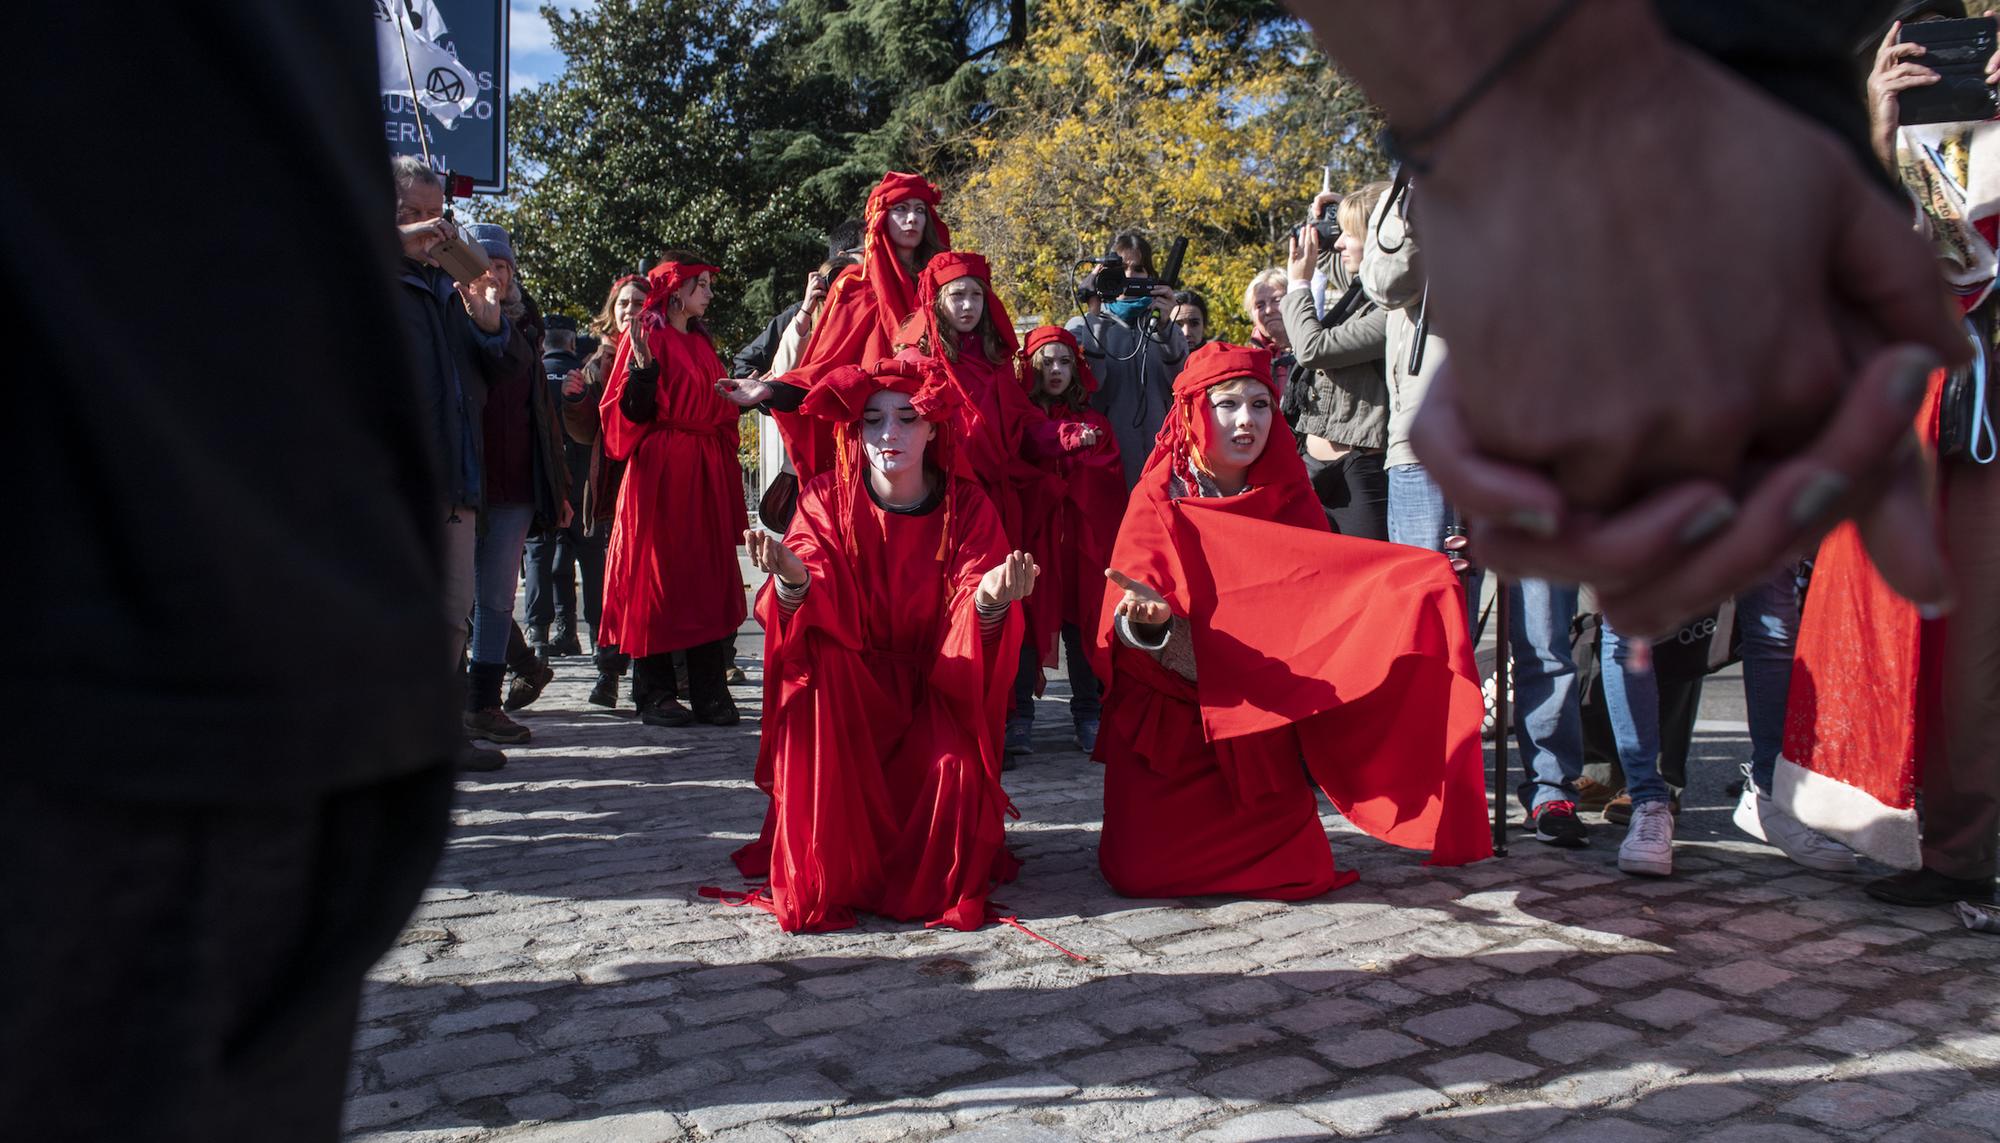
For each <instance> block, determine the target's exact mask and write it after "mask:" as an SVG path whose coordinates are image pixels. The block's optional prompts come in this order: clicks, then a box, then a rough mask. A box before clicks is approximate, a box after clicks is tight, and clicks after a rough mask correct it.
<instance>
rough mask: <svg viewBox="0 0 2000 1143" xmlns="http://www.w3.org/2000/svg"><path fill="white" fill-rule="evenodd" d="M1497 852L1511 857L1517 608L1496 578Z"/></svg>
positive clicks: (1495, 830)
mask: <svg viewBox="0 0 2000 1143" xmlns="http://www.w3.org/2000/svg"><path fill="white" fill-rule="evenodd" d="M1493 593H1494V594H1493V627H1494V632H1493V640H1494V642H1493V852H1494V854H1495V855H1496V856H1499V857H1505V856H1507V768H1508V758H1507V735H1508V733H1509V731H1510V730H1511V728H1512V726H1513V723H1514V718H1513V705H1514V704H1513V703H1512V702H1510V701H1508V692H1510V691H1511V690H1513V686H1512V679H1511V677H1510V676H1511V675H1512V672H1511V671H1509V670H1508V662H1507V647H1508V637H1507V629H1508V628H1509V627H1511V626H1512V625H1513V622H1514V606H1513V603H1512V602H1511V601H1510V600H1509V599H1508V593H1507V581H1506V580H1504V579H1501V578H1500V577H1498V576H1495V577H1494V579H1493Z"/></svg>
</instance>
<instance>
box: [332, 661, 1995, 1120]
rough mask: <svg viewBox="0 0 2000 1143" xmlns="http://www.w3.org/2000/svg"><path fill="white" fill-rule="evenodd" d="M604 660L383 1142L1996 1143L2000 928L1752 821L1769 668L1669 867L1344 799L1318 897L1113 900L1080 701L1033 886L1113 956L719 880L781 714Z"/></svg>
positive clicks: (583, 677)
mask: <svg viewBox="0 0 2000 1143" xmlns="http://www.w3.org/2000/svg"><path fill="white" fill-rule="evenodd" d="M755 646H756V641H755V640H754V639H749V638H746V639H745V640H744V642H743V647H744V650H745V652H746V659H745V661H746V663H751V658H752V655H753V654H754V651H753V649H754V647H755ZM751 665H752V666H753V667H754V663H751ZM587 672H588V663H587V661H586V660H583V659H569V660H563V661H562V662H561V664H560V679H559V681H558V683H557V684H556V685H555V686H553V687H552V688H550V691H549V693H548V694H547V695H546V696H544V698H543V699H542V701H541V702H540V703H538V704H537V705H536V706H535V707H534V708H533V709H532V710H530V711H529V712H527V713H526V715H525V717H524V721H526V722H527V723H528V724H529V725H530V726H532V727H533V728H534V732H535V744H534V746H533V747H531V748H525V749H519V750H514V751H511V752H510V755H511V757H512V759H513V760H512V761H511V762H510V764H509V765H508V767H507V768H506V769H505V770H504V771H501V772H498V773H495V774H491V775H480V776H477V777H478V778H479V780H476V781H467V782H465V783H464V784H463V785H462V786H461V788H460V800H459V806H458V810H457V813H456V825H455V828H454V830H453V833H452V838H451V843H450V849H449V851H448V853H447V855H446V857H445V860H444V863H443V866H442V867H441V868H440V870H439V871H438V874H437V877H436V883H435V887H434V888H433V889H432V890H431V891H430V893H429V894H428V895H427V897H426V899H425V902H424V904H423V906H422V907H421V909H420V910H419V911H418V913H417V915H416V917H415V918H414V919H413V920H412V921H411V923H410V925H409V928H408V931H406V932H405V933H404V934H403V935H402V938H401V939H400V941H399V942H398V944H397V946H396V947H395V948H394V949H392V950H391V951H390V953H389V954H388V956H386V957H385V958H384V959H383V960H382V962H381V963H380V964H379V965H377V966H376V968H375V970H374V972H373V974H372V979H371V982H370V985H369V988H368V993H367V998H366V1001H365V1004H364V1010H363V1018H362V1026H361V1031H360V1036H359V1041H358V1044H357V1048H358V1051H357V1056H356V1063H355V1067H354V1070H353V1072H352V1077H351V1085H352V1094H351V1098H350V1101H349V1104H348V1113H347V1114H348V1125H349V1131H350V1135H351V1137H353V1138H360V1139H371V1140H391V1139H393V1140H467V1139H480V1140H488V1139H490V1140H534V1141H538V1143H540V1141H554V1140H590V1141H600V1140H601V1141H605V1143H652V1141H655V1140H669V1139H716V1140H737V1141H742V1143H766V1141H769V1143H778V1141H781V1140H806V1141H810V1143H833V1141H836V1140H888V1139H910V1140H929V1139H941V1138H947V1137H949V1138H953V1139H959V1140H967V1141H1012V1143H1037V1141H1041V1140H1061V1139H1091V1140H1101V1139H1128V1138H1130V1139H1160V1140H1166V1139H1189V1140H1200V1141H1214V1143H1223V1141H1233V1140H1280V1139H1305V1138H1317V1137H1325V1136H1364V1135H1369V1134H1375V1133H1384V1134H1394V1135H1396V1136H1397V1137H1399V1138H1428V1139H1441V1140H1459V1139H1472V1140H1489V1139H1490V1140H1512V1139H1523V1138H1530V1137H1533V1138H1548V1139H1572V1138H1574V1139H1585V1140H1590V1141H1591V1143H1625V1141H1641V1140H1669V1139H1682V1138H1684V1139H1704V1140H1718V1141H1720V1140H1744V1141H1746V1143H1747V1141H1756V1143H1773V1141H1775V1143H1785V1141H1789V1140H1810V1139H1827V1138H1833V1139H1882V1140H1895V1141H1901V1140H1911V1141H1915V1140H1923V1141H1926V1143H1940V1141H1951V1140H1971V1139H1991V1138H1994V1137H1996V1135H2000V939H1995V938H1993V937H1991V936H1981V935H1976V934H1971V933H1967V932H1965V931H1964V930H1962V929H1959V928H1957V927H1956V926H1955V924H1954V922H1953V920H1952V919H1951V917H1950V916H1949V915H1948V914H1947V913H1945V912H1944V911H1942V910H1938V911H1930V910H1895V909H1890V908H1888V907H1885V906H1878V905H1876V904H1874V903H1872V902H1870V901H1869V900H1868V899H1867V898H1865V897H1864V896H1863V895H1862V894H1861V893H1860V891H1859V889H1858V887H1857V886H1858V882H1859V881H1860V880H1861V878H1859V877H1851V876H1835V875H1820V874H1814V873H1811V872H1808V871H1805V870H1802V869H1800V868H1798V867H1796V866H1793V865H1791V864H1789V863H1788V862H1786V861H1785V860H1784V859H1783V858H1781V857H1779V856H1778V855H1777V854H1776V853H1775V851H1772V850H1769V849H1766V848H1764V847H1762V846H1759V845H1756V844H1753V843H1751V842H1749V841H1748V840H1747V839H1744V838H1741V837H1740V836H1739V835H1737V834H1736V833H1735V832H1734V830H1733V829H1732V828H1731V827H1730V825H1729V822H1728V810H1727V807H1726V805H1725V799H1724V797H1723V795H1722V792H1721V785H1722V783H1723V781H1725V780H1727V779H1728V778H1729V777H1731V776H1733V771H1734V768H1735V767H1734V763H1735V762H1736V761H1738V760H1740V758H1741V757H1742V756H1743V754H1744V752H1745V751H1746V750H1747V741H1746V739H1745V737H1744V735H1743V732H1742V724H1741V722H1740V721H1731V720H1732V719H1737V720H1740V718H1741V713H1740V709H1741V686H1740V683H1738V682H1736V681H1735V679H1734V678H1733V676H1724V677H1718V679H1717V680H1715V681H1714V682H1713V683H1712V685H1711V687H1710V691H1709V696H1708V699H1707V704H1706V705H1705V707H1704V712H1703V713H1704V717H1705V718H1706V719H1708V721H1706V722H1704V723H1703V724H1702V725H1703V726H1704V727H1705V728H1706V729H1705V730H1704V731H1703V732H1702V734H1701V735H1700V738H1701V743H1700V746H1699V757H1698V760H1697V763H1696V773H1697V778H1696V783H1695V785H1694V786H1693V787H1692V788H1691V789H1690V790H1689V792H1688V799H1687V800H1688V808H1687V810H1686V812H1684V814H1683V815H1682V818H1681V835H1682V840H1681V844H1680V845H1679V847H1678V852H1677V855H1676V860H1677V863H1678V865H1679V872H1678V874H1677V876H1675V877H1674V878H1672V879H1669V880H1641V879H1637V878H1632V877H1626V876H1623V875H1621V874H1620V873H1619V872H1618V871H1617V869H1616V867H1615V864H1614V858H1615V851H1616V848H1617V840H1618V836H1619V834H1620V831H1619V830H1618V829H1617V828H1616V827H1605V826H1599V827H1596V829H1595V832H1594V837H1593V841H1592V845H1591V847H1590V848H1589V849H1586V850H1582V851H1567V852H1566V851H1556V850H1551V849H1547V848H1543V847H1541V846H1538V845H1536V844H1535V843H1533V842H1532V841H1526V840H1518V839H1519V838H1520V836H1521V835H1519V834H1518V833H1517V834H1516V838H1517V842H1516V844H1515V845H1514V847H1513V851H1512V854H1511V855H1510V856H1508V857H1505V858H1502V859H1497V860H1494V861H1489V862H1485V863H1482V864H1479V865H1475V866H1470V867H1466V868H1461V869H1441V870H1432V869H1427V868H1424V867H1423V866H1422V865H1420V864H1419V863H1418V862H1417V861H1416V860H1414V859H1413V858H1412V856H1411V855H1409V854H1407V853H1405V852H1402V851H1398V850H1393V849H1390V848H1389V847H1386V846H1382V845H1379V844H1376V843H1375V842H1373V841H1370V840H1367V839H1364V838H1361V837H1359V836H1358V835H1356V834H1355V833H1354V831H1353V830H1351V829H1349V828H1348V827H1347V826H1346V825H1345V823H1344V822H1342V821H1341V820H1340V819H1339V818H1338V817H1337V816H1334V815H1332V814H1331V813H1330V812H1329V813H1328V816H1327V818H1326V823H1327V828H1328V830H1329V831H1330V833H1331V834H1332V836H1333V840H1334V844H1335V848H1336V852H1337V854H1338V855H1339V859H1340V862H1341V864H1342V865H1343V866H1349V867H1358V868H1359V869H1360V870H1361V871H1362V880H1361V882H1360V883H1359V884H1356V885H1353V886H1349V887H1347V888H1345V889H1342V890H1339V891H1337V892H1335V893H1333V894H1330V895H1328V896H1327V897H1325V898H1322V899H1320V900H1318V901H1314V902H1310V903H1305V904H1291V905H1285V904H1273V903H1264V902H1230V901H1222V900H1183V901H1130V900H1124V899H1121V898H1119V897H1116V896H1114V895H1112V894H1111V893H1110V891H1109V890H1107V889H1106V887H1105V886H1104V883H1103V882H1102V881H1101V880H1100V879H1099V877H1098V874H1097V868H1096V858H1095V832H1096V830H1097V828H1098V806H1099V791H1100V781H1101V779H1100V776H1099V769H1098V767H1096V766H1095V765H1094V764H1092V763H1090V762H1088V761H1087V760H1086V759H1084V758H1083V757H1082V756H1081V755H1080V754H1078V753H1076V752H1074V750H1073V749H1070V748H1069V745H1070V744H1068V743H1066V742H1065V741H1063V736H1062V735H1059V734H1058V731H1059V729H1060V730H1064V731H1066V729H1067V724H1068V720H1067V718H1066V717H1065V714H1066V711H1065V710H1064V708H1063V707H1062V706H1061V704H1060V702H1049V701H1046V700H1045V701H1044V703H1043V704H1042V708H1041V709H1042V720H1041V723H1040V725H1039V730H1038V742H1037V753H1036V754H1034V755H1033V756H1032V758H1030V759H1028V760H1026V761H1025V762H1024V764H1023V765H1022V766H1021V767H1020V768H1018V769H1017V770H1015V771H1013V772H1011V773H1010V774H1009V775H1008V790H1009V793H1010V794H1011V795H1012V797H1013V799H1014V802H1015V804H1016V805H1017V806H1019V808H1020V811H1021V819H1020V820H1019V821H1017V822H1014V823H1012V825H1011V826H1010V827H1009V833H1010V836H1011V839H1012V843H1013V845H1014V846H1015V848H1016V851H1017V852H1018V853H1019V854H1020V855H1021V856H1022V858H1024V859H1025V861H1026V868H1025V870H1024V872H1023V874H1022V877H1021V879H1020V880H1019V881H1018V882H1017V883H1015V884H1013V885H1010V886H1007V887H1005V888H1004V889H1003V891H1002V892H1001V893H1000V894H999V900H1000V901H1001V902H1004V903H1005V904H1006V906H1008V907H1009V908H1010V909H1012V910H1014V911H1017V912H1018V913H1019V915H1020V917H1021V918H1022V920H1023V921H1024V922H1026V923H1027V924H1028V925H1030V926H1031V927H1032V928H1033V929H1034V930H1035V931H1037V932H1039V933H1041V934H1043V935H1045V936H1046V937H1048V938H1049V939H1051V940H1054V941H1058V942H1060V943H1061V944H1063V945H1065V946H1067V947H1069V948H1071V949H1075V950H1077V951H1078V952H1081V953H1084V954H1086V955H1087V956H1088V957H1089V962H1088V963H1085V964H1078V963H1075V962H1073V961H1070V960H1068V959H1066V958H1065V957H1063V956H1061V955H1060V954H1058V953H1056V952H1055V951H1054V950H1052V949H1050V948H1049V947H1048V946H1047V945H1044V944H1040V943H1038V942H1036V941H1034V940H1032V939H1030V938H1029V937H1027V936H1026V935H1024V934H1022V933H1020V932H1018V931H1015V930H1013V929H1009V928H1005V927H998V926H995V927H989V928H987V929H985V930H982V931H980V932H974V933H958V932H950V931H924V930H921V929H914V928H909V927H904V926H899V925H891V924H887V923H883V922H879V921H877V922H870V923H866V924H864V925H863V926H862V927H861V928H859V929H856V930H851V931H849V932H845V933H836V934H829V935H812V936H797V937H795V936H787V935H785V934H783V933H781V932H779V931H778V929H777V926H776V924H775V923H774V922H773V921H772V919H771V918H770V917H769V916H768V915H767V914H764V913H762V912H759V911H756V910H753V909H735V908H730V907H726V906H723V905H721V904H719V903H717V902H715V901H713V900H708V899H704V898H702V897H700V896H699V895H698V893H697V890H698V889H699V888H700V887H702V886H704V885H722V886H726V887H731V888H740V887H741V886H740V882H739V881H738V880H737V878H736V877H735V875H734V870H733V867H732V866H731V865H730V863H729V852H730V850H731V849H733V848H735V847H736V846H737V845H739V844H741V843H742V842H743V841H745V840H746V839H748V838H750V837H751V836H753V834H754V833H755V831H756V829H757V826H758V822H759V820H760V818H761V815H762V814H763V811H764V799H763V797H762V796H761V795H760V794H758V793H757V792H756V791H755V789H754V788H753V787H752V786H751V785H750V782H749V776H750V769H751V763H752V759H753V757H754V752H755V743H756V734H757V728H756V724H755V721H754V719H752V718H746V722H745V724H744V725H743V726H742V727H739V728H734V729H729V730H718V729H712V728H691V729H686V730H680V731H669V730H663V729H656V728H652V727H646V726H643V725H641V724H639V723H637V722H636V721H635V720H633V719H630V718H626V717H619V716H615V715H611V714H608V713H604V712H601V711H599V710H597V709H596V708H594V707H590V706H588V705H587V704H585V703H584V701H583V695H584V690H585V688H586V684H587V682H588V675H587ZM753 674H754V671H753ZM737 696H738V700H739V701H740V702H743V703H744V707H745V713H746V715H754V713H755V703H756V695H755V692H754V691H752V690H750V689H749V688H739V689H738V691H737ZM1732 704H1733V705H1732Z"/></svg>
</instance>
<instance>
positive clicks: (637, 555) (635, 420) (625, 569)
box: [599, 257, 749, 726]
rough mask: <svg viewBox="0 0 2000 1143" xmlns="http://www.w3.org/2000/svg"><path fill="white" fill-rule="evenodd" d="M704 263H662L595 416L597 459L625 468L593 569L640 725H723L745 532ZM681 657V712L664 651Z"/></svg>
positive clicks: (731, 721)
mask: <svg viewBox="0 0 2000 1143" xmlns="http://www.w3.org/2000/svg"><path fill="white" fill-rule="evenodd" d="M716 273H717V271H716V269H715V267H713V266H706V265H702V264H700V263H697V262H695V261H694V260H693V259H691V258H684V257H670V259H669V260H668V261H665V262H662V263H661V264H660V265H658V266H656V267H654V268H653V269H652V270H651V271H650V272H649V274H648V275H647V276H648V278H649V279H650V283H649V288H648V291H647V296H646V304H645V306H644V308H642V309H641V310H640V311H639V314H638V316H637V317H635V318H633V319H632V321H631V323H630V324H629V325H628V327H627V329H626V333H625V342H624V344H623V345H622V346H620V347H619V351H618V357H617V360H616V361H615V362H614V363H613V364H612V367H611V377H610V380H609V381H608V382H607V383H606V385H605V387H604V397H603V399H602V401H601V403H600V406H599V410H600V414H601V420H602V422H603V434H604V452H605V455H606V456H608V457H610V458H611V459H612V460H622V461H624V462H625V475H624V479H623V482H622V483H621V484H620V486H619V489H618V508H617V514H616V516H615V518H614V520H613V522H612V531H611V548H610V551H609V553H608V554H607V556H606V558H605V569H604V614H603V620H604V635H603V637H604V639H605V640H606V641H607V642H610V643H613V644H615V645H616V646H617V647H618V648H619V649H620V650H621V651H623V652H624V653H625V654H627V655H630V656H631V657H632V659H633V661H634V663H635V664H636V666H635V671H636V675H635V678H634V684H635V689H637V690H638V691H639V713H640V717H642V718H643V719H645V721H646V722H648V723H650V724H652V725H654V726H685V725H687V724H688V723H689V722H693V721H696V720H699V721H701V722H705V723H708V724H710V725H712V726H733V725H735V724H736V722H737V717H738V716H737V711H736V704H735V702H734V701H732V700H731V699H730V697H729V685H728V682H727V681H726V678H725V672H726V671H727V669H728V666H729V661H728V660H729V647H730V642H729V641H730V638H731V637H732V636H733V635H734V634H735V633H736V629H737V628H738V627H740V626H741V625H742V623H743V619H744V615H745V613H746V612H747V610H748V609H747V607H746V606H745V604H744V600H743V576H742V572H741V571H740V569H739V568H738V567H737V564H736V538H737V537H738V536H739V535H741V534H742V532H743V529H744V528H745V527H746V526H747V525H748V522H749V521H748V517H747V514H746V513H745V511H744V507H743V476H742V468H741V466H740V465H739V464H738V462H737V459H736V420H737V416H738V412H737V408H736V406H735V405H734V404H732V403H731V402H730V401H728V400H727V399H725V398H724V397H723V396H722V394H721V393H719V392H718V391H717V388H716V382H717V381H718V380H719V379H720V378H722V377H723V376H724V375H725V374H726V372H727V370H725V369H724V368H723V365H722V361H721V359H720V358H719V357H717V356H716V353H715V346H714V345H713V344H711V343H710V342H709V339H708V333H707V332H706V331H705V330H704V329H703V327H702V325H701V317H702V315H703V314H704V313H706V312H707V311H708V304H709V300H710V298H711V297H712V296H713V292H714V276H715V274H716ZM675 651H685V652H686V653H687V665H688V690H689V692H690V693H689V695H688V696H687V698H688V700H689V704H690V705H691V706H692V708H693V709H692V710H690V709H689V706H687V705H683V704H682V703H681V701H680V700H681V695H680V694H679V693H678V688H677V686H676V683H675V679H674V668H673V653H674V652H675Z"/></svg>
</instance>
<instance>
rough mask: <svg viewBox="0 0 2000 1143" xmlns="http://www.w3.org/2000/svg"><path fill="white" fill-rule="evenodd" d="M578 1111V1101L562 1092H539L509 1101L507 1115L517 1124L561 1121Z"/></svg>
mask: <svg viewBox="0 0 2000 1143" xmlns="http://www.w3.org/2000/svg"><path fill="white" fill-rule="evenodd" d="M575 1110H576V1101H575V1100H572V1099H571V1098H569V1097H568V1096H566V1095H564V1094H562V1093H561V1092H555V1091H538V1092H535V1093H534V1094H532V1095H517V1096H515V1097H514V1098H512V1099H510V1100H508V1101H507V1114H509V1115H511V1116H513V1117H514V1121H515V1122H516V1123H529V1122H533V1121H536V1120H548V1119H561V1118H563V1117H564V1116H566V1115H568V1114H569V1113H570V1112H572V1111H575Z"/></svg>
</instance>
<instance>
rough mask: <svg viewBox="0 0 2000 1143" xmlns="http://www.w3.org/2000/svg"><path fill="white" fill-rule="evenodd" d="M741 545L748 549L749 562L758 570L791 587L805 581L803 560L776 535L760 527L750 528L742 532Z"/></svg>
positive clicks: (805, 572)
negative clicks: (775, 577)
mask: <svg viewBox="0 0 2000 1143" xmlns="http://www.w3.org/2000/svg"><path fill="white" fill-rule="evenodd" d="M743 546H744V547H746V548H748V549H749V550H750V562H751V563H752V564H754V565H755V566H756V568H757V570H758V571H761V572H768V573H770V574H771V575H775V576H777V577H778V579H779V580H780V581H782V582H784V583H785V584H787V585H789V586H791V587H799V586H801V585H803V584H804V583H805V582H806V580H807V578H808V573H807V571H806V564H805V561H804V560H802V559H800V558H799V554H798V553H797V552H795V551H793V550H792V549H790V548H788V547H786V546H785V542H784V541H783V540H781V539H779V538H778V537H776V536H773V535H772V534H771V533H769V532H766V531H764V530H763V529H761V528H751V529H750V530H749V531H746V532H744V533H743Z"/></svg>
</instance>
